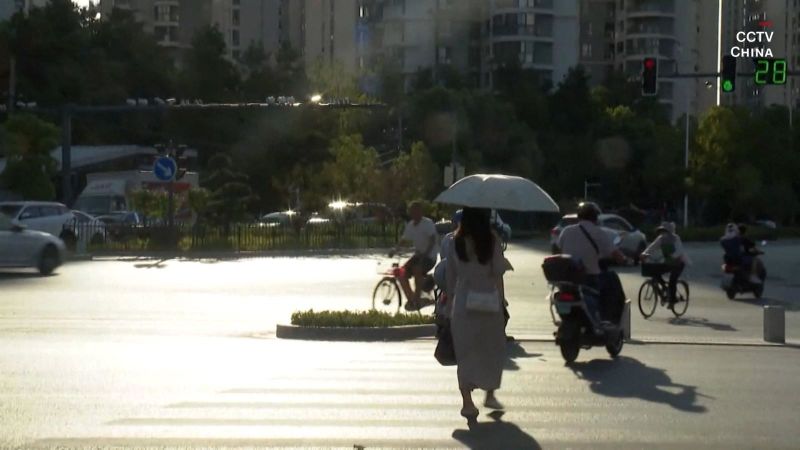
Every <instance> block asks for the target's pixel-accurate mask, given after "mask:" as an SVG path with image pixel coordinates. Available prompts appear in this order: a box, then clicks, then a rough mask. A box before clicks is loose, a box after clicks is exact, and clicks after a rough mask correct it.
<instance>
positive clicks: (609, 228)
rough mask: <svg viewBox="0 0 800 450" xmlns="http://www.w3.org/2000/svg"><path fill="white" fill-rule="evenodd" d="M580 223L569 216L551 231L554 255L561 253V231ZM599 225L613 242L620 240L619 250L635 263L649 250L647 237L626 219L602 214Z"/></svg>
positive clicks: (576, 217) (573, 215)
mask: <svg viewBox="0 0 800 450" xmlns="http://www.w3.org/2000/svg"><path fill="white" fill-rule="evenodd" d="M576 223H578V216H577V215H576V214H567V215H566V216H564V217H562V218H561V220H560V221H559V222H558V224H556V226H555V227H553V229H552V230H550V247H551V250H552V251H553V253H554V254H556V253H559V251H560V250H559V248H558V237H559V236H561V231H563V230H564V228H565V227H566V226H567V225H574V224H576ZM598 223H599V225H600V227H601V228H602V229H603V231H605V232H606V233H608V235H609V237H610V238H611V240H612V241H615V239H617V238H619V244H617V248H619V250H620V251H621V252H622V253H624V254H625V256H628V257H630V258H633V259H634V261H637V262H638V261H639V257H640V256H641V254H642V252H643V251H644V249H646V248H647V236H645V234H644V233H642V232H641V231H639V230H637V229H636V228H634V227H633V225H631V224H630V222H628V221H627V220H625V219H624V218H622V217H620V216H618V215H616V214H600V215H599V216H598Z"/></svg>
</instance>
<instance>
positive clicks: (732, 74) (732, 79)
mask: <svg viewBox="0 0 800 450" xmlns="http://www.w3.org/2000/svg"><path fill="white" fill-rule="evenodd" d="M720 86H722V92H733V91H734V89H736V58H734V57H733V56H731V55H725V56H723V57H722V73H721V74H720Z"/></svg>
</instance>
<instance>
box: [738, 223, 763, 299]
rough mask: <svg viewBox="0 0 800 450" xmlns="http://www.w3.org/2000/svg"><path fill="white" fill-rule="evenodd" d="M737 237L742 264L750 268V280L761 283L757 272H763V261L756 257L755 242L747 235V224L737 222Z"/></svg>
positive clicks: (757, 252)
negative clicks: (740, 243)
mask: <svg viewBox="0 0 800 450" xmlns="http://www.w3.org/2000/svg"><path fill="white" fill-rule="evenodd" d="M739 239H740V240H741V242H742V252H743V255H742V264H743V265H744V266H745V267H749V268H750V281H751V282H753V283H756V284H761V283H762V280H761V277H759V276H758V274H760V273H763V271H764V263H763V262H762V261H761V258H759V257H758V254H759V251H758V248H756V243H755V242H753V240H751V239H750V238H749V237H748V236H747V225H744V224H739Z"/></svg>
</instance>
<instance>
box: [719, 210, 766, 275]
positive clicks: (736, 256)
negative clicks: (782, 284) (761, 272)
mask: <svg viewBox="0 0 800 450" xmlns="http://www.w3.org/2000/svg"><path fill="white" fill-rule="evenodd" d="M745 231H746V228H745ZM745 239H746V238H744V237H743V236H742V235H741V231H740V227H739V226H737V225H736V224H735V223H729V224H728V225H726V226H725V234H724V235H723V236H722V238H721V239H720V245H722V248H723V249H724V250H725V255H724V256H723V259H724V261H725V264H731V265H735V266H738V267H739V268H740V270H741V271H742V273H744V274H749V281H750V282H751V283H753V284H761V282H762V281H761V278H759V277H758V266H757V265H756V263H755V261H754V259H755V255H754V254H752V253H751V252H752V251H753V250H754V249H755V244H754V243H752V241H750V240H749V239H747V240H745ZM748 242H749V244H752V245H748V246H747V247H749V248H746V246H745V244H746V243H748Z"/></svg>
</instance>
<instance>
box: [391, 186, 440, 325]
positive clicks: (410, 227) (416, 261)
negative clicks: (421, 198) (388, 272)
mask: <svg viewBox="0 0 800 450" xmlns="http://www.w3.org/2000/svg"><path fill="white" fill-rule="evenodd" d="M408 214H409V216H411V220H409V221H408V223H406V227H405V230H404V231H403V235H402V236H401V237H400V242H399V243H398V246H397V247H395V251H394V252H396V251H397V249H398V247H399V246H400V244H403V243H411V244H412V245H413V247H414V256H412V257H411V258H410V259H409V260H408V261H407V262H406V263H405V265H404V266H403V268H404V269H405V273H404V275H403V276H400V277H399V279H398V281H399V282H400V287H401V288H402V289H403V293H404V294H405V295H406V299H408V301H406V310H409V311H413V310H417V309H420V308H422V307H424V306H426V304H430V302H431V301H432V300H431V299H426V301H424V302H423V301H421V300H420V294H421V287H422V284H423V281H424V278H425V274H427V273H428V272H429V271H430V270H431V269H433V266H434V265H435V264H436V254H437V253H438V242H437V241H438V237H439V235H438V233H437V232H436V225H435V224H434V223H433V221H432V220H431V219H429V218H427V217H424V216H423V214H422V203H420V202H412V203H411V205H410V206H409V208H408ZM394 252H392V253H391V254H394ZM410 276H413V277H414V290H412V289H411V283H410V282H409V277H410Z"/></svg>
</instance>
